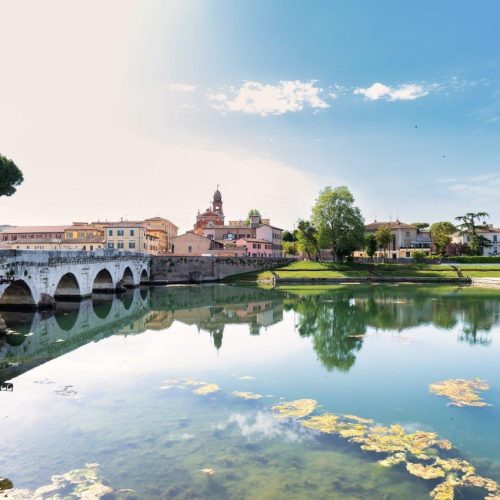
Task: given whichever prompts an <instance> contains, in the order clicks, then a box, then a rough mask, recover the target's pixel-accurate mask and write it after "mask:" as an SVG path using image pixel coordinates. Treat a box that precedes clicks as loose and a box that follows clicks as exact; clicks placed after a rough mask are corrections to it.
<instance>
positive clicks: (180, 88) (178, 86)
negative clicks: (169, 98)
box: [168, 83, 196, 92]
mask: <svg viewBox="0 0 500 500" xmlns="http://www.w3.org/2000/svg"><path fill="white" fill-rule="evenodd" d="M168 90H170V91H171V92H194V91H195V90H196V85H191V84H189V83H170V84H169V85H168Z"/></svg>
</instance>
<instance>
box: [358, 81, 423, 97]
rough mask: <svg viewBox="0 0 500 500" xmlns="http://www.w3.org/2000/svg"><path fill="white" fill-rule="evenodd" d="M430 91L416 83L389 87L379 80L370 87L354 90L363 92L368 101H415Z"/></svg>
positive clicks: (359, 92)
mask: <svg viewBox="0 0 500 500" xmlns="http://www.w3.org/2000/svg"><path fill="white" fill-rule="evenodd" d="M428 93H429V91H428V90H426V89H425V88H424V87H422V86H421V85H417V84H416V83H406V84H404V85H400V86H399V87H389V86H388V85H384V84H383V83H378V82H377V83H374V84H373V85H372V86H370V87H367V88H357V89H355V90H354V94H361V95H363V96H364V97H365V99H366V100H368V101H378V100H379V99H385V100H387V101H413V100H415V99H418V98H420V97H424V96H426V95H427V94H428Z"/></svg>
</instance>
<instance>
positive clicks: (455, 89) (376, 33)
mask: <svg viewBox="0 0 500 500" xmlns="http://www.w3.org/2000/svg"><path fill="white" fill-rule="evenodd" d="M98 6H99V16H95V15H94V12H95V9H96V8H97V7H98ZM92 7H93V8H92ZM0 8H1V10H2V17H3V19H4V20H5V23H4V24H5V26H4V29H3V30H2V33H1V34H0V42H1V43H0V55H1V56H2V61H3V74H4V77H3V78H2V81H1V82H0V108H1V109H2V120H1V123H0V151H2V153H3V154H4V155H6V156H8V157H10V158H12V159H14V160H15V161H16V163H17V164H18V165H19V167H20V168H21V169H22V171H23V173H24V175H25V182H24V184H23V185H22V186H20V188H19V190H18V193H17V194H16V196H15V197H12V198H4V199H0V213H1V219H2V220H1V222H2V223H6V224H12V225H27V224H56V223H59V222H60V220H61V217H60V214H61V207H62V206H63V207H66V206H71V219H74V220H89V221H90V220H97V219H98V218H99V217H105V218H107V219H108V220H119V219H120V218H121V217H123V218H124V219H128V220H137V219H138V220H141V219H143V218H144V217H151V216H155V215H162V216H164V217H167V218H169V219H171V220H173V221H175V222H176V224H178V225H179V226H180V228H181V229H182V230H185V229H187V228H189V227H190V224H191V220H192V214H193V210H194V211H196V210H197V209H198V208H199V209H200V210H203V209H204V208H206V207H205V205H206V203H207V201H208V199H207V196H206V193H207V191H208V192H210V191H211V190H212V189H213V188H214V186H215V185H216V184H220V185H221V189H223V190H224V193H225V201H226V206H227V207H228V213H230V214H234V216H236V215H237V214H245V213H246V212H247V211H248V210H249V209H250V208H259V207H260V208H261V210H262V211H263V216H267V215H271V216H272V218H273V220H274V221H275V223H276V224H277V225H279V226H282V227H285V228H291V227H292V226H293V223H294V222H295V221H296V220H297V219H298V218H307V217H309V214H310V209H311V207H312V205H313V204H314V200H315V199H316V197H317V195H318V192H319V191H320V189H322V188H323V187H324V186H327V185H331V186H339V185H346V186H348V187H349V189H350V190H351V191H352V193H353V195H354V197H355V198H356V203H357V205H358V206H359V207H360V208H361V210H362V212H363V214H364V216H365V220H366V222H371V221H373V220H374V219H377V220H389V219H390V218H391V217H390V216H392V218H393V219H395V218H396V217H397V216H398V215H399V218H400V219H402V220H406V221H408V222H413V221H417V220H424V221H427V222H435V221H438V220H453V218H454V217H455V216H456V215H458V214H460V213H462V212H464V209H465V210H470V211H480V210H485V211H487V212H489V213H490V215H491V221H492V222H494V223H495V222H496V221H498V220H499V219H500V206H499V204H498V202H497V196H498V192H499V190H500V178H499V176H498V165H497V163H498V162H497V158H498V154H499V153H500V145H499V144H498V141H497V137H498V127H499V126H500V119H499V109H500V108H499V102H498V95H499V92H500V91H499V86H500V72H499V66H498V65H499V61H498V55H497V54H498V42H499V35H498V34H497V33H496V31H495V29H496V28H495V22H494V19H496V18H497V17H498V16H497V15H496V14H499V13H500V7H499V6H498V4H497V3H495V2H492V1H489V2H485V3H483V4H482V7H481V8H477V9H456V4H455V3H453V2H450V1H445V2H442V3H440V5H439V6H436V5H434V3H433V2H428V1H424V2H420V3H419V6H418V8H416V9H414V11H412V20H411V22H410V20H409V19H408V17H407V12H406V10H405V9H404V7H403V6H400V5H399V4H398V3H397V2H387V3H384V5H382V6H377V7H375V6H373V5H370V3H369V2H357V3H349V2H339V3H338V4H335V5H330V4H329V3H322V4H318V5H316V6H315V9H309V8H308V6H306V5H305V4H304V5H303V6H297V8H296V9H293V11H290V10H287V8H286V3H284V2H279V1H278V2H274V3H273V4H272V5H267V4H266V3H265V2H253V3H252V4H249V5H246V6H244V7H243V6H240V7H237V6H236V5H231V4H229V5H224V6H222V4H215V5H213V6H212V7H210V8H209V7H208V4H207V3H203V2H194V1H183V2H169V3H168V4H163V3H162V2H141V3H140V4H138V3H137V2H119V3H113V2H109V4H107V5H106V6H102V5H100V4H98V3H94V4H92V2H91V3H90V4H86V5H85V6H83V5H76V4H73V5H68V4H67V3H65V2H58V1H55V2H43V1H42V2H37V3H32V4H30V9H29V10H30V14H29V15H28V16H27V15H26V9H25V8H24V7H23V3H22V2H20V3H19V4H16V5H11V4H8V6H7V3H6V2H0ZM486 14H487V15H486ZM40 19H43V20H44V22H43V23H40V22H39V21H40ZM368 19H370V21H369V22H368V21H367V20H368ZM342 20H344V21H345V20H347V22H344V21H342ZM221 23H223V24H221ZM110 25H112V26H113V36H112V37H110V36H109V26H110ZM222 25H223V26H224V28H223V29H221V26H222ZM423 26H425V28H426V31H425V36H424V37H422V36H421V29H422V27H423ZM89 29H91V31H92V38H91V39H90V38H89V37H88V32H89ZM457 31H460V32H461V33H465V34H466V35H467V36H461V37H454V36H453V34H454V33H455V32H457ZM479 35H480V36H479ZM12 40H16V43H15V44H13V43H10V42H11V41H12ZM394 40H399V41H398V43H394ZM346 47H348V48H349V58H346V56H345V48H346ZM458 54H460V57H458ZM90 199H91V202H90V201H89V200H90ZM203 200H206V201H205V202H204V201H203Z"/></svg>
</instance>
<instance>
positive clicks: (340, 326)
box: [0, 285, 500, 383]
mask: <svg viewBox="0 0 500 500" xmlns="http://www.w3.org/2000/svg"><path fill="white" fill-rule="evenodd" d="M284 310H285V311H293V312H294V314H295V327H296V330H297V332H298V334H299V335H301V336H304V337H310V338H311V341H312V345H313V347H314V349H315V351H316V353H317V354H318V357H319V359H320V360H321V362H322V363H323V365H324V366H325V367H326V368H327V369H328V370H339V371H343V372H347V371H349V370H350V369H351V368H352V366H353V365H354V363H355V362H356V355H357V353H358V352H359V351H360V349H362V347H363V343H364V335H365V334H366V333H367V332H368V331H369V330H371V331H375V332H377V331H397V332H401V331H403V330H405V329H408V328H414V327H417V326H419V325H425V324H433V325H435V326H436V327H439V328H443V329H446V330H450V329H458V340H459V341H463V342H467V343H469V344H471V345H476V344H479V345H487V344H488V343H490V342H491V336H490V331H491V329H492V328H493V327H494V326H496V325H498V324H500V294H498V293H494V292H489V291H487V290H475V289H467V288H461V289H460V288H450V287H446V288H443V287H438V288H436V287H415V286H366V287H365V286H347V287H337V288H333V289H332V288H330V289H325V288H322V287H320V288H309V289H306V288H296V289H293V288H290V289H286V290H265V289H259V288H246V287H239V286H223V285H214V286H181V287H166V288H154V289H151V290H147V289H140V290H139V289H135V290H133V291H130V292H128V293H127V294H124V295H121V296H119V297H113V296H109V295H102V296H99V295H94V296H93V298H92V300H86V301H82V302H77V303H75V302H73V303H72V302H61V303H58V304H57V308H56V311H55V314H48V313H46V312H43V313H42V312H36V313H33V312H30V313H28V312H23V313H19V312H16V313H13V312H2V318H3V320H4V322H5V325H6V327H7V330H8V334H7V335H3V336H0V383H3V382H6V381H9V380H11V379H14V378H15V377H17V376H19V375H21V374H22V373H25V372H26V371H29V370H30V369H32V368H34V367H36V366H38V365H40V364H43V363H45V362H47V361H49V360H50V359H53V358H56V357H58V356H61V355H63V354H65V353H67V352H70V351H72V350H74V349H76V348H78V347H80V346H83V345H85V344H87V343H89V342H98V341H99V340H101V339H103V338H106V337H109V336H111V335H133V334H141V333H143V332H145V331H146V330H167V329H169V328H170V327H171V326H172V324H173V323H174V322H175V321H179V322H182V323H184V324H187V325H196V326H197V327H198V330H199V331H200V332H207V333H208V334H209V335H210V336H211V337H212V339H213V343H214V346H215V348H216V349H220V348H221V347H222V345H223V335H224V329H225V327H226V325H247V326H248V329H249V333H250V334H251V335H259V334H260V333H261V331H262V329H265V328H267V327H269V326H271V325H273V324H275V323H277V322H280V321H282V319H283V311H284Z"/></svg>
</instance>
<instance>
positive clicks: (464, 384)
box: [429, 378, 491, 408]
mask: <svg viewBox="0 0 500 500" xmlns="http://www.w3.org/2000/svg"><path fill="white" fill-rule="evenodd" d="M489 388H490V386H489V385H488V384H487V383H486V382H484V381H483V380H481V379H479V378H474V379H469V380H466V379H451V380H442V381H441V382H435V383H433V384H430V385H429V391H430V392H431V393H432V394H436V395H438V396H445V397H447V398H449V399H451V403H449V405H450V406H458V407H459V408H462V407H464V406H475V407H484V406H491V405H490V404H489V403H487V402H486V401H484V400H483V399H482V398H481V397H480V396H479V394H478V392H479V391H487V390H488V389H489Z"/></svg>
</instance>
